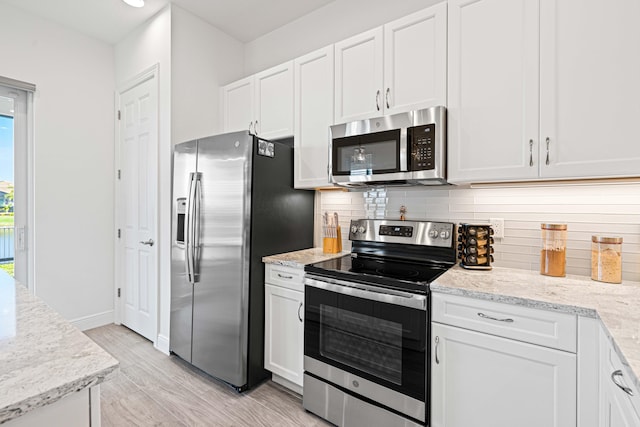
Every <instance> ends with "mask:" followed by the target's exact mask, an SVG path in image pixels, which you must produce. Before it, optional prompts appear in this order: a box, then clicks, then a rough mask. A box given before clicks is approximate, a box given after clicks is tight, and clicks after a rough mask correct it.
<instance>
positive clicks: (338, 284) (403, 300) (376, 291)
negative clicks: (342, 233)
mask: <svg viewBox="0 0 640 427" xmlns="http://www.w3.org/2000/svg"><path fill="white" fill-rule="evenodd" d="M304 284H305V285H307V286H312V287H314V288H318V289H324V290H326V291H329V292H336V293H339V294H343V295H349V296H353V297H356V298H364V299H368V300H371V301H377V302H384V303H388V304H393V305H399V306H402V307H408V308H416V309H418V310H423V311H426V310H427V296H426V295H419V294H412V293H410V292H402V291H395V290H392V289H385V288H379V287H376V286H370V285H364V284H361V283H353V282H345V281H343V280H335V279H329V278H326V277H322V278H321V279H320V278H317V277H314V276H311V275H306V276H305V279H304Z"/></svg>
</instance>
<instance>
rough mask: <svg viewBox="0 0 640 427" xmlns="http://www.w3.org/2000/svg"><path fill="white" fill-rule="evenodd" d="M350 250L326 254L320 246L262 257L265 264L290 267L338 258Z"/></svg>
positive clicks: (299, 266) (301, 266)
mask: <svg viewBox="0 0 640 427" xmlns="http://www.w3.org/2000/svg"><path fill="white" fill-rule="evenodd" d="M349 254H350V252H337V253H334V254H326V253H324V252H323V251H322V248H309V249H302V250H299V251H293V252H285V253H282V254H275V255H269V256H265V257H262V262H263V263H265V264H274V265H282V266H285V267H292V268H301V269H302V268H304V266H305V265H309V264H314V263H316V262H321V261H327V260H330V259H334V258H340V257H343V256H345V255H349Z"/></svg>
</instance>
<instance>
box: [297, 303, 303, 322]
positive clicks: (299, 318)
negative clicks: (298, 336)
mask: <svg viewBox="0 0 640 427" xmlns="http://www.w3.org/2000/svg"><path fill="white" fill-rule="evenodd" d="M301 308H302V303H300V306H299V307H298V320H299V321H300V323H302V316H300V309H301Z"/></svg>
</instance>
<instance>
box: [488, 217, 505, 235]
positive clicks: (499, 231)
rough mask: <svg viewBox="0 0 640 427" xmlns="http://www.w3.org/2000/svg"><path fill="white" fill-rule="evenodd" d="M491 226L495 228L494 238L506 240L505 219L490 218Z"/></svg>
mask: <svg viewBox="0 0 640 427" xmlns="http://www.w3.org/2000/svg"><path fill="white" fill-rule="evenodd" d="M489 224H491V228H493V237H495V238H496V239H503V238H504V218H489Z"/></svg>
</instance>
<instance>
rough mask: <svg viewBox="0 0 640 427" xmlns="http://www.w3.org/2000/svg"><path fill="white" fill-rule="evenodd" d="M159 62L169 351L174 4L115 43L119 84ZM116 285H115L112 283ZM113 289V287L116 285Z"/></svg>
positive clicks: (162, 343)
mask: <svg viewBox="0 0 640 427" xmlns="http://www.w3.org/2000/svg"><path fill="white" fill-rule="evenodd" d="M155 64H158V67H159V71H158V74H159V93H158V102H159V109H158V111H159V123H160V126H159V130H158V175H159V180H158V236H157V239H154V240H157V242H158V246H157V247H158V267H159V268H158V278H159V282H160V285H159V287H160V289H159V292H158V299H159V301H158V303H159V304H158V314H159V319H158V338H157V340H156V346H157V347H158V348H159V349H161V350H162V351H165V352H168V350H169V313H170V303H171V270H170V267H171V253H170V249H171V248H170V241H171V75H172V74H171V6H168V7H167V8H165V9H163V10H162V11H161V12H159V13H158V14H156V15H155V16H154V17H153V18H151V19H150V20H149V21H147V22H146V23H145V24H144V25H142V26H140V27H139V28H137V29H136V30H135V31H133V32H132V33H131V34H129V35H128V36H127V37H126V38H125V39H124V40H122V41H121V42H119V43H117V44H116V46H115V75H116V83H117V85H118V86H120V85H121V84H122V83H124V82H127V81H129V80H131V79H132V78H133V77H135V76H137V75H139V74H140V73H142V72H143V71H145V70H147V69H149V68H151V67H152V66H154V65H155ZM112 286H113V285H112ZM112 289H113V288H112Z"/></svg>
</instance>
